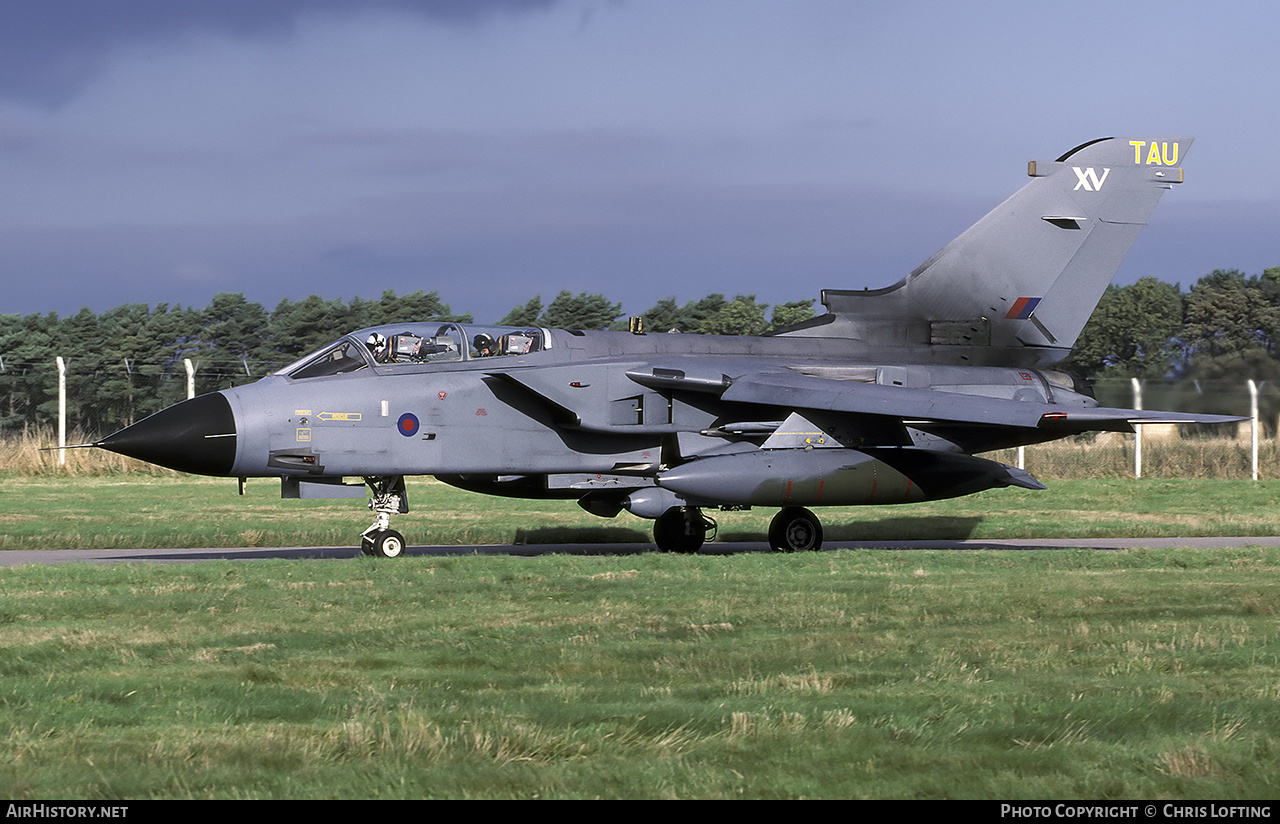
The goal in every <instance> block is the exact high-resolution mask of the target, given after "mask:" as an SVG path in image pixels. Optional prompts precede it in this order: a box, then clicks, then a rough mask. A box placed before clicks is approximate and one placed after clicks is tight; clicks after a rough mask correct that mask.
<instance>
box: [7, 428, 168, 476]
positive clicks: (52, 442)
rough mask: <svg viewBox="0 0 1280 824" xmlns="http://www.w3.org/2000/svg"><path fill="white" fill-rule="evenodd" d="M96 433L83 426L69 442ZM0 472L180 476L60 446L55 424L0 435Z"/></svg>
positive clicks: (88, 439)
mask: <svg viewBox="0 0 1280 824" xmlns="http://www.w3.org/2000/svg"><path fill="white" fill-rule="evenodd" d="M95 440H97V436H96V435H91V434H88V433H86V432H84V431H82V430H80V429H75V430H73V431H71V432H68V433H67V443H68V444H85V443H92V442H93V441H95ZM0 472H4V473H6V474H13V475H31V476H47V475H121V474H132V473H144V474H148V475H177V474H178V473H176V472H174V471H173V470H171V469H165V468H163V467H159V466H155V465H154V464H149V463H144V462H142V461H138V460H134V459H133V458H127V457H125V456H124V455H117V454H116V453H114V452H108V451H106V450H105V449H94V448H89V447H84V448H79V449H58V433H57V430H55V429H53V428H52V427H36V428H31V429H23V430H22V431H21V432H9V433H5V434H3V435H0Z"/></svg>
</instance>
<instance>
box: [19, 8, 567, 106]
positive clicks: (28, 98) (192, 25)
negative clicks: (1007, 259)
mask: <svg viewBox="0 0 1280 824" xmlns="http://www.w3.org/2000/svg"><path fill="white" fill-rule="evenodd" d="M556 1H557V0H113V1H112V2H104V0H40V2H38V3H10V4H7V5H6V8H5V10H4V14H3V17H2V18H0V97H9V98H16V99H19V100H23V101H25V102H27V103H35V104H41V105H60V104H62V103H65V102H67V100H69V99H70V98H71V97H73V96H74V95H75V93H76V91H77V90H78V89H79V88H80V87H81V86H82V84H84V83H85V82H86V81H88V80H90V79H91V78H92V77H93V76H94V75H95V73H96V72H97V71H98V70H99V69H100V68H101V66H102V65H103V62H104V60H105V58H106V57H107V55H108V54H109V53H110V51H111V50H112V49H114V48H117V47H120V46H128V45H131V44H134V43H139V42H145V41H148V40H151V39H154V38H159V37H172V36H182V35H186V34H190V33H193V32H213V33H223V34H230V35H238V36H246V37H275V36H281V35H285V34H288V33H289V32H290V31H291V30H292V29H293V27H294V26H295V24H296V23H297V21H298V20H299V19H300V18H302V17H304V16H306V15H312V14H328V15H356V14H361V13H367V12H399V13H408V14H416V15H420V16H422V17H423V18H426V19H429V20H434V21H437V22H440V23H444V24H450V25H471V24H476V23H480V22H483V21H484V20H486V19H488V18H489V17H491V16H492V15H495V14H502V13H521V12H536V11H542V10H546V9H548V8H550V7H551V6H553V5H554V4H555V3H556Z"/></svg>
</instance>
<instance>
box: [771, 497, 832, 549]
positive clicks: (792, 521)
mask: <svg viewBox="0 0 1280 824" xmlns="http://www.w3.org/2000/svg"><path fill="white" fill-rule="evenodd" d="M769 546H771V547H773V549H774V550H775V551H777V552H805V551H809V550H819V549H821V548H822V524H820V523H818V518H817V516H815V515H814V514H813V513H812V512H810V511H809V510H807V509H805V508H804V507H799V506H789V507H787V508H786V509H784V510H782V511H781V512H779V513H778V514H777V515H774V516H773V520H772V521H770V522H769Z"/></svg>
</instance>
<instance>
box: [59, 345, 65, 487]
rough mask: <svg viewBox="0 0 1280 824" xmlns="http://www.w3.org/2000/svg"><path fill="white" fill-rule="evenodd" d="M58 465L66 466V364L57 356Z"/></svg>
mask: <svg viewBox="0 0 1280 824" xmlns="http://www.w3.org/2000/svg"><path fill="white" fill-rule="evenodd" d="M58 465H59V466H66V465H67V362H66V361H65V360H63V359H62V356H61V355H58Z"/></svg>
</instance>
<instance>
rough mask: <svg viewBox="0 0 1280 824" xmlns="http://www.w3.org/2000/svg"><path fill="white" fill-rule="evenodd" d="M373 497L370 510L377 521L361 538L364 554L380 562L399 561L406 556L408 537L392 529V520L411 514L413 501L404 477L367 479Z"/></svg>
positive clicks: (361, 547)
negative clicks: (410, 506)
mask: <svg viewBox="0 0 1280 824" xmlns="http://www.w3.org/2000/svg"><path fill="white" fill-rule="evenodd" d="M364 482H365V483H366V484H368V485H369V489H370V490H371V491H372V492H373V497H372V498H370V499H369V508H370V509H372V510H373V512H374V515H375V518H374V521H373V525H372V526H370V527H369V528H368V529H366V530H365V531H364V532H363V533H361V535H360V553H361V554H362V555H373V556H375V557H378V558H398V557H400V556H401V555H403V554H404V550H405V543H404V536H403V535H401V534H400V533H399V532H396V531H395V530H394V529H392V528H391V516H392V515H393V514H396V513H399V514H404V513H405V512H408V511H409V497H408V494H407V493H406V491H405V487H404V476H403V475H393V476H379V477H373V478H365V479H364Z"/></svg>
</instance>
